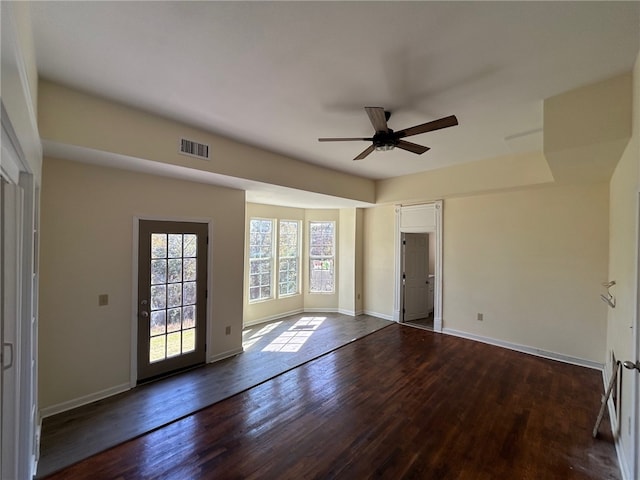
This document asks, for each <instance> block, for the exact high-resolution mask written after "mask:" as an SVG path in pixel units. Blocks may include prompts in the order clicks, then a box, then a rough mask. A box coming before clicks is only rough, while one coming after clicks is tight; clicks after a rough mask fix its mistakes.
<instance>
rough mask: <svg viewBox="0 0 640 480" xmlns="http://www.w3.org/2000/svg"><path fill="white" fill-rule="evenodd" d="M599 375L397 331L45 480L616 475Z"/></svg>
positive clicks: (377, 335) (399, 328)
mask: <svg viewBox="0 0 640 480" xmlns="http://www.w3.org/2000/svg"><path fill="white" fill-rule="evenodd" d="M602 390H603V386H602V377H601V374H600V372H598V371H596V370H591V369H587V368H582V367H577V366H573V365H567V364H563V363H559V362H555V361H552V360H546V359H542V358H538V357H534V356H530V355H526V354H522V353H518V352H514V351H510V350H506V349H503V348H499V347H495V346H491V345H486V344H482V343H478V342H473V341H470V340H465V339H461V338H457V337H453V336H447V335H441V334H437V333H433V332H429V331H426V330H420V329H416V328H407V327H403V326H400V325H397V324H394V325H391V326H389V327H387V328H384V329H381V330H379V331H377V332H375V333H373V334H371V335H368V336H366V337H364V338H362V339H360V340H358V341H355V342H353V343H350V344H349V345H346V346H345V347H343V348H340V349H338V350H335V351H333V352H331V353H328V354H326V355H324V356H322V357H320V358H317V359H315V360H313V361H311V362H308V363H306V364H304V365H302V366H300V367H297V368H295V369H292V370H290V371H288V372H287V373H284V374H282V375H280V376H278V377H276V378H274V379H272V380H270V381H268V382H265V383H262V384H261V385H258V386H256V387H255V388H251V389H249V390H247V391H245V392H243V393H240V394H238V395H235V396H233V397H231V398H228V399H226V400H224V401H222V402H219V403H217V404H215V405H213V406H211V407H208V408H206V409H204V410H201V411H200V412H198V413H196V414H194V415H190V416H188V417H186V418H183V419H182V420H179V421H177V422H174V423H172V424H170V425H168V426H166V427H163V428H161V429H159V430H156V431H154V432H152V433H149V434H147V435H144V436H141V437H139V438H137V439H135V440H132V441H129V442H127V443H124V444H122V445H120V446H117V447H115V448H112V449H110V450H108V451H106V452H103V453H101V454H98V455H95V456H93V457H91V458H89V459H87V460H85V461H83V462H80V463H78V464H76V465H74V466H71V467H69V468H67V469H65V470H63V471H61V472H59V473H58V474H55V475H53V476H51V477H49V478H50V479H51V480H57V479H65V480H73V479H89V478H90V479H118V480H133V479H156V478H162V479H213V478H215V479H276V478H277V479H303V478H304V479H312V478H317V479H329V478H340V479H343V478H344V479H363V478H385V479H399V478H407V479H410V478H414V479H472V480H489V479H492V480H494V479H509V480H511V479H514V480H516V479H517V480H523V479H525V480H526V479H532V480H533V479H535V480H543V479H594V480H595V479H598V480H602V479H618V478H620V474H619V471H618V467H617V462H616V454H615V449H614V446H613V441H612V438H611V435H610V434H608V433H606V432H608V431H609V425H608V423H607V422H606V421H605V422H604V423H603V425H602V426H601V428H600V432H602V433H601V435H600V437H599V438H598V439H593V438H592V437H591V429H592V427H593V423H594V420H595V417H596V415H597V413H598V408H599V404H600V396H601V393H602Z"/></svg>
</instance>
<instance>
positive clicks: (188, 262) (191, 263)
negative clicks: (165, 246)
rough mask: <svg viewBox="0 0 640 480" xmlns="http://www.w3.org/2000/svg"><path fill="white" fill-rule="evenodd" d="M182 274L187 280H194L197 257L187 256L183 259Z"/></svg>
mask: <svg viewBox="0 0 640 480" xmlns="http://www.w3.org/2000/svg"><path fill="white" fill-rule="evenodd" d="M182 264H183V266H182V275H183V280H184V281H185V282H188V281H194V280H195V279H196V259H195V258H185V259H184V260H183V261H182Z"/></svg>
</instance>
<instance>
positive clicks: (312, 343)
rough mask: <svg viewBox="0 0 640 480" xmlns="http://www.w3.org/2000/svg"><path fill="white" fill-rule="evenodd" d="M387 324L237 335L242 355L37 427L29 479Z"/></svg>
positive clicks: (284, 323) (309, 317) (292, 325)
mask: <svg viewBox="0 0 640 480" xmlns="http://www.w3.org/2000/svg"><path fill="white" fill-rule="evenodd" d="M392 323H393V322H390V321H388V320H382V319H380V318H376V317H372V316H370V315H359V316H357V317H351V316H348V315H342V314H339V313H313V314H298V315H292V316H289V317H286V318H282V319H279V320H275V321H273V322H268V323H262V324H259V325H255V326H251V327H248V328H245V329H244V330H243V343H244V353H242V354H241V355H237V356H235V357H232V358H228V359H226V360H222V361H219V362H216V363H212V364H209V365H206V366H203V367H201V368H196V369H194V370H191V371H188V372H183V373H181V374H179V375H174V376H172V377H168V378H165V379H162V380H158V381H156V382H152V383H148V384H145V385H142V386H139V387H137V388H134V389H133V390H129V391H127V392H124V393H122V394H120V395H115V396H113V397H109V398H106V399H104V400H100V401H98V402H94V403H91V404H88V405H84V406H82V407H78V408H75V409H73V410H69V411H67V412H64V413H60V414H58V415H54V416H52V417H48V418H45V419H44V422H43V424H42V440H41V443H40V460H39V461H38V472H37V478H41V477H44V476H46V475H49V474H51V473H53V472H55V471H58V470H60V469H62V468H64V467H68V466H69V465H71V464H73V463H75V462H78V461H80V460H83V459H85V458H87V457H90V456H91V455H94V454H96V453H99V452H102V451H104V450H106V449H108V448H111V447H113V446H115V445H118V444H120V443H122V442H125V441H127V440H130V439H132V438H136V437H138V436H140V435H143V434H145V433H147V432H150V431H152V430H155V429H157V428H160V427H162V426H164V425H166V424H168V423H171V422H173V421H175V420H178V419H180V418H182V417H185V416H187V415H190V414H192V413H194V412H196V411H198V410H200V409H202V408H204V407H207V406H209V405H212V404H214V403H216V402H219V401H220V400H223V399H225V398H228V397H230V396H232V395H235V394H237V393H238V392H242V391H243V390H246V389H248V388H251V387H254V386H256V385H258V384H260V383H262V382H264V381H267V380H269V379H270V378H273V377H275V376H277V375H280V374H282V373H283V372H286V371H287V370H290V369H291V368H294V367H296V366H298V365H301V364H303V363H304V362H308V361H309V360H312V359H314V358H316V357H318V356H320V355H324V354H325V353H327V352H330V351H331V350H334V349H336V348H340V347H341V346H342V345H345V344H347V343H349V342H352V341H354V340H356V339H358V338H361V337H363V336H365V335H368V334H370V333H371V332H374V331H376V330H378V329H380V328H384V327H386V326H389V325H391V324H392Z"/></svg>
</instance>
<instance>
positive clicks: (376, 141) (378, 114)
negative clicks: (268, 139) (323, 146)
mask: <svg viewBox="0 0 640 480" xmlns="http://www.w3.org/2000/svg"><path fill="white" fill-rule="evenodd" d="M364 109H365V110H366V112H367V115H368V116H369V120H371V124H372V125H373V128H374V129H375V131H376V133H375V135H374V136H373V137H368V138H319V139H318V141H319V142H352V141H365V142H372V144H371V145H370V146H369V147H368V148H367V149H366V150H365V151H364V152H362V153H361V154H360V155H358V156H357V157H356V158H354V160H362V159H363V158H365V157H366V156H367V155H369V154H370V153H371V152H373V151H374V150H393V149H394V148H395V147H398V148H401V149H402V150H406V151H408V152H413V153H417V154H418V155H421V154H423V153H424V152H426V151H427V150H429V147H424V146H422V145H418V144H417V143H411V142H407V141H406V140H401V139H402V138H405V137H410V136H411V135H419V134H421V133H426V132H432V131H433V130H439V129H441V128H447V127H454V126H456V125H458V119H457V118H456V116H455V115H450V116H448V117H443V118H440V119H438V120H433V121H432V122H427V123H423V124H421V125H416V126H415V127H409V128H405V129H404V130H399V131H397V132H394V131H393V130H391V129H390V128H389V127H388V126H387V120H389V118H390V117H391V112H387V111H385V109H384V108H382V107H364Z"/></svg>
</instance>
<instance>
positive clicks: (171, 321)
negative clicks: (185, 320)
mask: <svg viewBox="0 0 640 480" xmlns="http://www.w3.org/2000/svg"><path fill="white" fill-rule="evenodd" d="M181 310H182V309H181V308H171V309H169V310H167V316H168V319H167V331H168V332H175V331H177V330H180V324H181V321H180V320H181V318H180V317H181Z"/></svg>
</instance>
